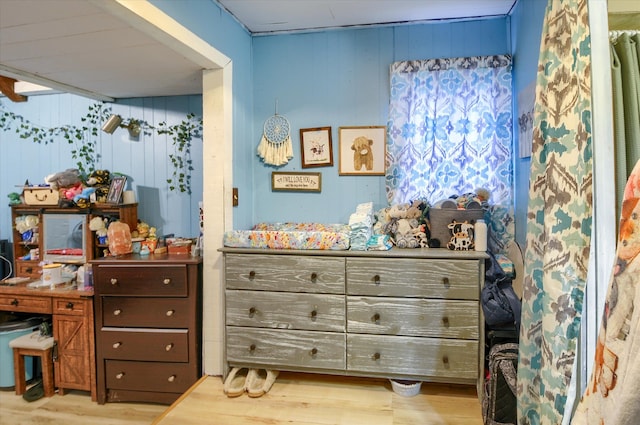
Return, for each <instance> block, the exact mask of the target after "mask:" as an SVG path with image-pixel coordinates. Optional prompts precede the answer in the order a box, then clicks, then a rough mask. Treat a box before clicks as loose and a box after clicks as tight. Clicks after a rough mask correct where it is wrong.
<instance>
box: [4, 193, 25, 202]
mask: <svg viewBox="0 0 640 425" xmlns="http://www.w3.org/2000/svg"><path fill="white" fill-rule="evenodd" d="M7 196H8V197H9V205H20V204H21V203H22V199H21V198H20V194H19V193H18V192H11V193H10V194H8V195H7Z"/></svg>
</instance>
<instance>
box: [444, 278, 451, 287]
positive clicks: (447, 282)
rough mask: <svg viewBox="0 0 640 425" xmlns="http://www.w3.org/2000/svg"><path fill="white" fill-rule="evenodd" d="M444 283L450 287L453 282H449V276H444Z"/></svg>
mask: <svg viewBox="0 0 640 425" xmlns="http://www.w3.org/2000/svg"><path fill="white" fill-rule="evenodd" d="M442 285H444V287H445V288H448V287H449V286H450V285H451V283H450V282H449V278H448V277H443V278H442Z"/></svg>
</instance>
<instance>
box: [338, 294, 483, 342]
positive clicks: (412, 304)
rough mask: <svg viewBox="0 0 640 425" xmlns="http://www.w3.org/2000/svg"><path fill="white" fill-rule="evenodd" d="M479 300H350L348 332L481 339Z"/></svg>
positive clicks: (360, 298)
mask: <svg viewBox="0 0 640 425" xmlns="http://www.w3.org/2000/svg"><path fill="white" fill-rule="evenodd" d="M478 308H479V306H478V303H477V302H476V301H450V300H438V299H420V298H382V297H379V298H376V297H354V296H349V297H347V332H350V333H365V334H380V335H407V336H430V337H441V338H460V339H475V340H477V339H478V338H479V331H478V320H479V311H478Z"/></svg>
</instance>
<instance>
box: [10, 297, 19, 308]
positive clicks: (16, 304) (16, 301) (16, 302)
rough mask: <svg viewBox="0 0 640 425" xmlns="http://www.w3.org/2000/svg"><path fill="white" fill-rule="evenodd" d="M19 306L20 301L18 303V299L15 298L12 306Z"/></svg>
mask: <svg viewBox="0 0 640 425" xmlns="http://www.w3.org/2000/svg"><path fill="white" fill-rule="evenodd" d="M18 304H20V301H18V299H17V298H14V299H13V301H11V305H15V306H16V307H17V306H18Z"/></svg>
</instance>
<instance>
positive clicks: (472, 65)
mask: <svg viewBox="0 0 640 425" xmlns="http://www.w3.org/2000/svg"><path fill="white" fill-rule="evenodd" d="M511 93H512V89H511V57H510V56H506V55H501V56H486V57H485V56H483V57H469V58H448V59H429V60H419V61H404V62H396V63H394V64H392V65H391V98H390V107H389V122H388V125H387V131H388V135H387V172H386V190H387V200H388V202H389V204H395V203H403V202H409V201H410V200H415V199H424V200H426V201H428V202H429V203H432V204H433V203H435V202H437V201H439V200H441V199H444V198H448V197H450V196H452V195H460V194H464V193H468V192H474V191H475V190H476V189H478V188H485V189H487V190H489V192H490V193H491V200H490V201H491V202H492V203H494V204H501V205H508V206H511V204H512V181H513V172H512V161H511V153H512V150H513V148H512V104H511V97H512V96H511Z"/></svg>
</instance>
